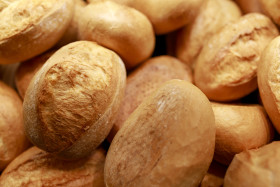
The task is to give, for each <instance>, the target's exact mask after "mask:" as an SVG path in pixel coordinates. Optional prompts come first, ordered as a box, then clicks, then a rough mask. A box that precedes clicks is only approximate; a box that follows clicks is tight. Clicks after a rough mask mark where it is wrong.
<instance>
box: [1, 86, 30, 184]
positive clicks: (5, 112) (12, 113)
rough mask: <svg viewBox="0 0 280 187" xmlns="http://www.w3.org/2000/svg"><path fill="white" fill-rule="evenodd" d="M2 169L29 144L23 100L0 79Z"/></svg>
mask: <svg viewBox="0 0 280 187" xmlns="http://www.w3.org/2000/svg"><path fill="white" fill-rule="evenodd" d="M0 101H1V105H0V171H2V170H3V169H5V167H6V166H7V165H8V164H9V163H10V162H11V161H12V160H13V159H14V158H15V157H17V156H18V155H19V154H20V153H22V152H23V151H24V150H25V149H27V147H28V146H29V141H28V139H27V138H26V136H25V135H24V130H23V117H22V101H21V100H20V98H19V96H18V95H17V93H16V92H15V91H14V90H13V89H12V88H10V87H9V86H7V85H6V84H4V83H3V82H2V81H0ZM0 186H1V185H0Z"/></svg>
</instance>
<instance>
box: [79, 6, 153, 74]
mask: <svg viewBox="0 0 280 187" xmlns="http://www.w3.org/2000/svg"><path fill="white" fill-rule="evenodd" d="M79 37H80V39H82V40H90V41H95V42H97V43H99V44H100V45H102V46H104V47H107V48H109V49H111V50H113V51H115V52H116V53H118V54H119V55H120V56H121V58H122V59H123V60H124V63H125V65H126V68H128V69H130V68H132V67H134V66H136V65H137V64H139V63H140V62H142V61H143V60H145V59H147V58H148V57H149V56H151V54H152V52H153V50H154V47H155V36H154V31H153V27H152V25H151V23H150V21H149V20H148V18H147V17H146V16H145V15H144V14H142V13H141V12H139V11H137V10H135V9H133V8H130V7H127V6H123V5H119V4H117V3H114V2H111V1H96V2H94V3H91V4H89V5H88V6H87V7H86V8H84V10H83V14H82V16H81V18H80V22H79Z"/></svg>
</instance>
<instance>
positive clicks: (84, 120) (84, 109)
mask: <svg viewBox="0 0 280 187" xmlns="http://www.w3.org/2000/svg"><path fill="white" fill-rule="evenodd" d="M125 80H126V72H125V67H124V64H123V62H122V60H121V59H120V58H119V56H118V55H116V54H115V53H114V52H113V51H111V50H108V49H106V48H103V47H101V46H99V45H97V44H95V43H93V42H89V41H79V42H74V43H71V44H68V45H66V46H64V47H63V48H61V49H59V50H58V51H57V52H56V53H55V54H54V55H53V56H52V57H51V58H50V59H49V60H48V61H47V62H46V63H45V64H44V66H43V67H42V68H41V69H40V70H39V71H38V72H37V73H36V75H35V76H34V77H33V79H32V81H31V83H30V84H29V87H28V89H27V92H26V95H25V98H24V103H23V109H24V110H23V115H24V128H25V133H26V135H27V137H28V138H29V139H30V140H31V142H32V143H33V144H34V145H36V146H38V147H39V148H41V149H43V150H45V151H47V152H50V153H54V154H56V155H57V156H59V157H61V158H63V159H78V158H81V157H84V156H86V155H88V154H90V152H92V151H93V150H94V149H95V148H96V147H97V146H98V145H100V144H101V142H102V141H103V140H104V139H105V138H106V137H107V135H108V134H109V132H110V130H111V128H112V125H113V123H114V119H115V117H116V114H117V111H118V108H119V106H120V103H121V100H122V97H123V94H124V87H125Z"/></svg>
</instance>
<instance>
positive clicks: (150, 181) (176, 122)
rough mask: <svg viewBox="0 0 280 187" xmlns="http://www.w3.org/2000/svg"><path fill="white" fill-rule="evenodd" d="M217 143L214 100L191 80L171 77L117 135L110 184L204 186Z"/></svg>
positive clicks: (107, 169)
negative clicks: (190, 81) (172, 78)
mask: <svg viewBox="0 0 280 187" xmlns="http://www.w3.org/2000/svg"><path fill="white" fill-rule="evenodd" d="M214 144H215V120H214V115H213V111H212V108H211V105H210V102H209V100H208V99H207V98H206V96H205V95H204V94H203V93H202V92H201V91H200V90H199V89H198V88H196V87H195V86H194V85H192V84H191V83H188V82H187V81H182V80H171V81H168V82H166V83H164V84H163V85H162V86H161V87H160V88H158V89H157V90H156V91H155V92H153V93H152V94H151V95H150V96H149V97H148V98H147V99H146V100H145V101H143V102H142V104H141V105H139V107H138V108H137V109H136V110H135V111H134V112H133V113H132V114H131V115H130V116H129V118H128V119H127V120H126V122H125V124H124V125H123V127H122V128H121V129H120V131H119V132H118V133H117V134H116V136H115V138H114V139H113V142H112V143H111V145H110V148H109V151H108V154H107V157H106V161H105V169H104V171H105V172H104V176H105V184H106V186H107V187H114V186H134V187H137V186H139V187H140V186H155V187H156V186H160V187H165V186H166V187H167V186H168V187H169V186H190V187H191V186H198V185H199V183H200V182H201V180H202V178H203V176H204V175H205V174H206V172H207V170H208V168H209V165H210V163H211V161H212V156H213V153H214Z"/></svg>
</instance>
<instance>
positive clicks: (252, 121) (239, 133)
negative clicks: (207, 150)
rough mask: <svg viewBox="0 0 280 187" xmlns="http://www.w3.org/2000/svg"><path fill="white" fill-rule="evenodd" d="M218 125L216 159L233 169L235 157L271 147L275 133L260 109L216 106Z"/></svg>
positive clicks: (256, 107)
mask: <svg viewBox="0 0 280 187" xmlns="http://www.w3.org/2000/svg"><path fill="white" fill-rule="evenodd" d="M212 107H213V111H214V115H215V124H216V145H215V155H214V159H215V160H216V161H218V162H220V163H222V164H225V165H229V164H230V162H231V161H232V159H233V157H234V155H235V154H237V153H240V152H242V151H244V150H247V149H254V148H258V147H261V146H263V145H265V144H267V143H269V142H270V141H271V140H272V139H273V137H274V129H273V127H272V125H271V123H270V120H269V119H268V116H267V114H266V112H265V110H264V108H263V107H262V106H260V105H236V104H221V103H212Z"/></svg>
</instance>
